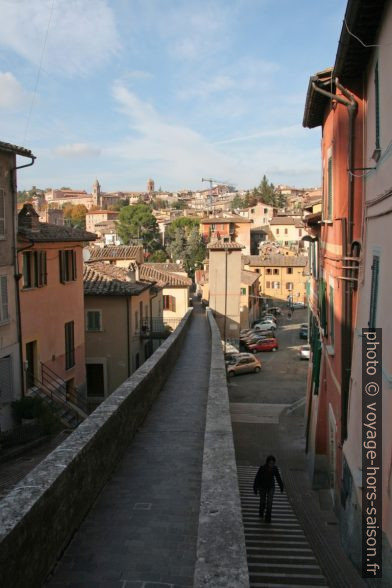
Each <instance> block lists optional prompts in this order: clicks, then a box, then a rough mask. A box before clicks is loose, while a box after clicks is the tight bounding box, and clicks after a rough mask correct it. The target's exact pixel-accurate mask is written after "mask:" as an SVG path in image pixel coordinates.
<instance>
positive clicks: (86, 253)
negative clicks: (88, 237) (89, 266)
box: [83, 247, 91, 262]
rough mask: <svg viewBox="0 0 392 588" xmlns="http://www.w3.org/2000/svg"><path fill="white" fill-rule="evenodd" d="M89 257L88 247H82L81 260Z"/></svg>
mask: <svg viewBox="0 0 392 588" xmlns="http://www.w3.org/2000/svg"><path fill="white" fill-rule="evenodd" d="M90 257H91V251H90V250H89V248H88V247H83V261H85V262H87V261H88V260H89V259H90Z"/></svg>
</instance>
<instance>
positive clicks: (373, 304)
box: [368, 255, 380, 329]
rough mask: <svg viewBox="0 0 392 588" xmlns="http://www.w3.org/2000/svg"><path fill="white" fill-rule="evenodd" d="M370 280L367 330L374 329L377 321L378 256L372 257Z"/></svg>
mask: <svg viewBox="0 0 392 588" xmlns="http://www.w3.org/2000/svg"><path fill="white" fill-rule="evenodd" d="M371 270H372V278H371V284H370V309H369V322H368V325H369V328H370V329H375V328H376V319H377V298H378V276H379V271H380V256H379V255H373V263H372V267H371Z"/></svg>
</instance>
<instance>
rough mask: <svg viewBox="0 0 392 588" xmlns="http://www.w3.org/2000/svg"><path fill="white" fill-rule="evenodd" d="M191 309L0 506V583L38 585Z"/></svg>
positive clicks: (170, 356) (151, 394) (149, 394)
mask: <svg viewBox="0 0 392 588" xmlns="http://www.w3.org/2000/svg"><path fill="white" fill-rule="evenodd" d="M191 314H192V309H190V310H189V311H188V312H187V314H186V315H185V317H184V318H183V320H182V321H181V323H180V325H179V326H178V327H177V329H176V330H175V332H173V333H172V334H171V335H170V336H169V337H168V339H166V341H165V342H164V343H163V344H162V345H161V346H160V347H159V348H158V349H157V350H156V351H155V353H154V354H153V355H152V356H151V357H150V358H149V359H148V360H147V361H146V362H145V363H144V364H143V365H142V366H141V367H140V368H139V369H138V370H137V371H136V372H135V373H134V374H133V375H132V376H131V377H130V378H128V379H127V380H126V381H125V382H124V383H123V384H122V385H121V386H120V387H119V388H117V390H115V392H113V394H111V396H109V397H108V398H107V399H106V400H105V402H103V403H102V404H101V405H100V406H99V407H98V408H97V409H96V410H95V411H94V413H93V414H91V415H90V416H89V417H88V418H87V419H86V420H85V421H84V422H83V423H82V424H81V425H80V426H79V427H78V428H77V429H76V430H75V431H74V432H73V433H72V434H71V435H70V436H69V437H68V439H66V440H65V441H64V442H63V443H62V444H61V445H60V446H59V447H57V448H56V449H55V450H54V451H53V452H52V453H51V454H50V455H48V456H47V458H46V459H45V460H44V461H43V462H41V463H40V464H39V465H38V466H37V467H36V468H35V469H34V470H33V471H32V472H31V473H30V474H29V475H28V476H26V477H25V478H24V479H23V480H22V481H21V482H20V484H19V485H18V486H17V487H16V488H15V489H14V490H12V491H11V492H10V494H8V495H7V496H6V497H5V498H4V499H3V500H2V501H1V504H0V586H1V588H15V587H19V586H20V587H29V588H40V587H41V586H42V584H43V582H44V580H45V578H46V576H47V574H48V573H49V572H50V570H51V569H52V567H53V565H54V564H55V562H56V561H57V559H58V557H59V556H60V554H61V553H62V551H63V550H64V548H65V547H66V545H67V544H68V543H69V541H70V539H71V538H72V536H73V534H74V533H75V531H76V530H77V529H78V528H79V526H80V524H81V522H82V521H83V519H84V518H85V516H86V514H87V512H88V511H89V509H90V508H91V506H92V505H93V503H94V501H95V499H96V497H97V496H98V494H99V493H100V491H101V489H102V488H103V486H104V485H105V483H106V481H107V480H108V478H109V477H110V475H111V473H112V471H113V469H114V467H115V466H116V465H117V463H118V462H119V460H120V459H121V457H122V455H123V453H124V451H125V449H126V448H127V446H128V445H129V443H130V441H131V440H132V438H133V436H134V434H135V433H136V430H137V429H138V427H139V426H140V424H141V423H142V422H143V420H144V418H145V416H146V415H147V413H148V411H149V410H150V408H151V406H152V404H153V402H154V400H155V398H156V397H157V395H158V393H159V391H160V389H161V387H162V385H163V383H164V381H165V380H166V378H167V376H168V375H169V373H170V370H171V368H172V367H173V365H174V364H175V362H176V359H177V356H178V354H179V352H180V349H181V344H182V341H183V339H184V337H185V334H186V332H187V330H188V327H189V324H190V320H191Z"/></svg>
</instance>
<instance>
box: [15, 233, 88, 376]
mask: <svg viewBox="0 0 392 588" xmlns="http://www.w3.org/2000/svg"><path fill="white" fill-rule="evenodd" d="M22 247H23V246H22V244H21V243H20V244H19V249H21V248H22ZM82 248H83V244H82V243H36V244H35V245H34V247H33V248H31V249H29V251H30V250H31V251H40V250H43V251H46V256H47V285H46V286H43V287H41V288H31V289H27V290H25V289H23V278H22V279H21V280H20V305H21V317H22V347H23V354H24V360H26V357H25V353H26V343H28V342H30V341H37V365H36V367H38V366H39V362H42V363H44V364H46V365H47V366H48V367H49V368H50V369H52V370H54V371H55V372H56V373H57V374H58V375H59V376H60V377H61V378H63V379H64V380H69V379H71V378H74V384H75V386H81V385H84V383H85V379H86V378H85V361H84V355H85V354H84V306H83V262H82ZM62 249H73V250H75V251H76V259H77V279H76V281H72V282H68V283H67V284H62V283H61V282H60V274H59V251H60V250H62ZM18 257H19V271H20V272H22V267H23V258H22V253H21V252H20V253H19V256H18ZM69 321H74V338H75V366H74V367H72V368H71V369H69V370H66V369H65V333H64V325H65V323H67V322H69Z"/></svg>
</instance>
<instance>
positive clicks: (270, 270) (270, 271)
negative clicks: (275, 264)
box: [266, 267, 272, 275]
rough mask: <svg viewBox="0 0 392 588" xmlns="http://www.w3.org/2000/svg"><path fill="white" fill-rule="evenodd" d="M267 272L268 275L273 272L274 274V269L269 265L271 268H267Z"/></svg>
mask: <svg viewBox="0 0 392 588" xmlns="http://www.w3.org/2000/svg"><path fill="white" fill-rule="evenodd" d="M266 273H267V274H268V275H271V274H272V269H271V268H270V267H269V268H267V271H266Z"/></svg>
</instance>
